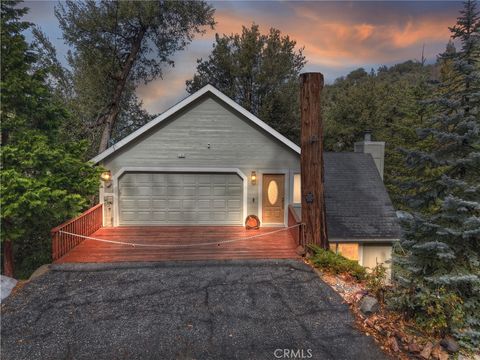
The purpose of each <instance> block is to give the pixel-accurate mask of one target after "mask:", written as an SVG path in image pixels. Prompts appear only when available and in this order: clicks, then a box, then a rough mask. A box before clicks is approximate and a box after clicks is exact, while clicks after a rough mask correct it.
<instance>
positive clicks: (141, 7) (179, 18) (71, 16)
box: [55, 0, 214, 152]
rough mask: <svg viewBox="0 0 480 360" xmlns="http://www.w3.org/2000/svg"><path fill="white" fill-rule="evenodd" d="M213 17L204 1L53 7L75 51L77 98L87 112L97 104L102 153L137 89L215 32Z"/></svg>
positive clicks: (103, 0)
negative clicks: (200, 37)
mask: <svg viewBox="0 0 480 360" xmlns="http://www.w3.org/2000/svg"><path fill="white" fill-rule="evenodd" d="M213 12H214V10H213V8H212V7H211V6H210V5H208V4H207V3H205V2H203V1H170V0H155V1H107V0H101V1H95V0H83V1H73V0H67V1H65V3H59V4H58V5H57V6H56V7H55V14H56V16H57V18H58V20H59V22H60V28H61V29H62V31H63V38H64V40H65V41H66V43H67V44H68V45H70V46H72V47H73V51H72V52H71V53H70V56H69V63H70V66H71V67H72V69H73V75H72V80H73V85H74V88H75V90H76V92H77V94H76V95H77V96H79V97H82V96H87V97H89V98H87V100H86V101H84V102H83V101H80V102H79V104H80V106H81V107H82V108H83V109H85V110H86V109H87V108H88V104H89V103H91V104H95V107H94V108H93V109H92V110H93V111H94V112H95V114H94V117H93V118H91V119H90V120H89V122H90V123H91V124H92V126H93V127H100V128H101V129H102V131H101V135H100V139H99V147H98V152H102V151H103V150H105V149H106V148H107V147H108V146H109V144H110V143H111V138H112V133H113V132H114V131H115V129H116V128H117V129H118V127H117V122H118V119H119V116H120V113H121V112H122V110H125V109H123V108H122V106H124V104H125V103H126V102H127V103H130V102H131V101H133V100H136V98H135V97H134V96H133V90H134V89H135V87H136V86H137V85H138V84H139V83H141V82H143V83H147V82H149V81H151V80H153V79H156V78H158V77H161V76H162V72H163V67H164V66H169V65H170V66H173V65H174V62H173V60H172V59H171V56H172V55H173V54H174V53H175V52H177V51H179V50H183V49H184V48H185V46H187V44H188V43H190V42H191V40H192V39H193V37H194V36H195V35H197V34H201V33H203V32H204V31H205V30H204V27H206V26H210V27H213V25H214V20H213ZM95 90H100V91H95ZM138 105H139V104H138V102H137V104H136V106H138ZM89 117H90V116H89Z"/></svg>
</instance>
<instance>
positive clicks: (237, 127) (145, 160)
mask: <svg viewBox="0 0 480 360" xmlns="http://www.w3.org/2000/svg"><path fill="white" fill-rule="evenodd" d="M102 165H103V166H104V167H105V168H107V169H109V170H110V171H111V172H112V175H113V179H114V181H113V184H114V186H112V187H111V188H109V189H105V190H104V194H101V195H102V197H103V195H105V196H107V195H113V201H114V206H113V218H114V219H115V220H114V222H113V223H114V225H119V223H118V222H119V220H118V215H119V214H118V212H119V210H118V208H119V207H118V200H117V197H118V186H119V181H121V176H122V175H121V174H122V173H125V172H131V171H138V172H143V171H147V170H148V171H164V170H171V171H172V172H182V171H177V169H189V168H192V169H197V170H198V169H200V168H201V169H205V172H211V170H213V169H238V170H239V171H240V172H241V173H242V174H243V175H244V177H246V178H244V182H246V204H247V207H246V213H248V214H256V215H258V216H261V214H260V211H259V209H261V207H260V206H261V191H262V189H261V183H262V174H264V173H284V174H285V204H288V203H290V202H292V199H291V198H292V195H291V193H292V189H293V184H292V179H293V174H294V173H298V172H299V168H300V158H299V155H298V154H297V153H296V152H295V151H293V150H292V149H290V148H288V147H287V146H286V145H285V144H283V143H281V142H280V141H278V140H276V139H275V138H273V137H272V136H271V135H269V134H267V133H266V132H265V131H264V130H262V129H260V128H259V127H258V126H256V125H255V124H253V123H252V122H251V121H249V120H248V119H246V118H244V117H243V115H242V114H240V113H237V112H236V111H235V110H234V109H232V108H230V107H229V106H227V105H225V104H224V103H223V102H222V101H220V100H217V99H216V98H214V96H211V95H206V96H203V97H201V98H199V99H198V100H196V101H195V102H194V103H192V104H189V105H188V106H187V107H186V108H184V109H182V111H180V112H177V113H176V114H174V115H173V116H172V117H171V118H169V119H166V120H165V121H163V122H162V123H160V124H158V125H157V126H156V127H154V128H153V129H151V130H150V131H148V132H146V133H144V134H143V135H141V136H140V137H138V138H137V139H135V140H134V141H133V142H131V143H129V144H128V145H126V146H124V147H123V148H121V149H119V150H118V151H116V152H115V153H113V154H111V155H110V156H109V157H107V158H105V159H104V160H102ZM252 171H256V173H257V177H258V179H257V183H256V185H252V183H251V177H250V175H251V173H252Z"/></svg>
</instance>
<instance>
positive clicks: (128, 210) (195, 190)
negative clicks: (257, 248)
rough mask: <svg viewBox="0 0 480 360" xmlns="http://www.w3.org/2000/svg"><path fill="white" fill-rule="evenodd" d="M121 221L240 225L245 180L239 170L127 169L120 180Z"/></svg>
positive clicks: (146, 223)
mask: <svg viewBox="0 0 480 360" xmlns="http://www.w3.org/2000/svg"><path fill="white" fill-rule="evenodd" d="M119 190H120V199H119V200H120V201H119V220H120V225H163V224H165V225H168V224H179V225H180V224H189V225H195V224H204V225H215V224H220V225H238V224H241V223H242V220H243V180H242V179H241V178H240V177H239V176H238V175H237V174H207V173H202V174H195V173H152V174H144V173H126V174H124V175H123V176H122V177H121V178H120V180H119Z"/></svg>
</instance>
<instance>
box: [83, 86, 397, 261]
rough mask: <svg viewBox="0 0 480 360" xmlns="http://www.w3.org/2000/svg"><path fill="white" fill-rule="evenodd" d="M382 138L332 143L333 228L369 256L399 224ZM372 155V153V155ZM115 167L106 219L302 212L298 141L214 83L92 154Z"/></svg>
mask: <svg viewBox="0 0 480 360" xmlns="http://www.w3.org/2000/svg"><path fill="white" fill-rule="evenodd" d="M383 148H384V143H381V142H372V141H369V139H367V140H366V141H364V142H361V143H358V144H356V152H354V153H326V154H325V179H326V184H325V186H326V197H327V203H326V204H327V216H328V233H329V236H330V241H331V242H332V244H333V245H332V246H333V247H334V248H335V250H337V251H339V252H341V253H343V254H345V255H346V256H348V257H351V258H353V259H357V260H359V262H360V263H361V264H363V265H366V266H371V265H374V264H375V262H377V261H379V262H382V261H385V260H386V259H388V258H389V257H390V253H391V245H392V242H393V241H395V240H396V239H398V237H399V230H398V225H397V224H396V217H395V212H394V210H393V207H392V204H391V201H390V199H389V197H388V194H387V192H386V190H385V187H384V185H383V182H382V177H381V176H382V172H383ZM372 155H373V156H372ZM92 161H93V162H94V163H96V164H101V165H102V166H103V167H104V168H106V169H108V170H109V171H110V174H111V181H107V182H104V183H103V185H102V187H101V189H100V202H101V203H103V204H104V226H133V225H140V226H150V225H157V226H159V225H165V226H168V225H182V226H189V225H219V226H229V225H232V226H233V225H237V226H238V225H243V224H244V222H245V219H246V217H247V216H248V215H250V214H253V215H257V216H258V217H259V219H260V221H261V224H262V226H263V227H268V226H276V227H278V226H286V224H287V222H288V205H289V204H292V205H293V208H295V209H296V211H298V215H301V214H300V208H299V205H298V204H299V203H300V202H301V193H300V181H301V178H300V148H299V147H298V146H297V145H296V144H294V143H293V142H292V141H290V140H288V139H287V138H286V137H284V136H283V135H281V134H280V133H278V132H277V131H275V130H274V129H272V128H271V127H270V126H268V125H267V124H265V123H264V122H262V121H261V120H260V119H258V118H257V117H256V116H254V115H253V114H251V113H250V112H248V111H247V110H245V109H244V108H242V107H241V106H240V105H238V104H237V103H235V102H234V101H233V100H231V99H230V98H228V97H227V96H225V95H224V94H222V93H221V92H220V91H218V90H217V89H215V88H214V87H213V86H211V85H207V86H205V87H203V88H202V89H200V90H199V91H197V92H196V93H194V94H192V95H190V96H189V97H187V98H186V99H184V100H182V101H181V102H179V103H178V104H176V105H175V106H173V107H172V108H170V109H169V110H167V111H166V112H164V113H163V114H161V115H160V116H159V117H157V118H156V119H154V120H152V121H151V122H149V123H147V124H146V125H144V126H143V127H141V128H140V129H138V130H137V131H135V132H133V133H132V134H130V135H129V136H127V137H125V138H124V139H123V140H121V141H120V142H118V143H117V144H115V145H113V146H112V147H110V148H108V149H107V150H105V151H104V152H102V153H101V154H99V155H98V156H96V157H95V158H93V159H92Z"/></svg>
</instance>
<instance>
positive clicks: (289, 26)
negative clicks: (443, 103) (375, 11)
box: [215, 6, 452, 67]
mask: <svg viewBox="0 0 480 360" xmlns="http://www.w3.org/2000/svg"><path fill="white" fill-rule="evenodd" d="M292 9H293V10H292V11H293V16H291V17H289V18H288V19H280V20H279V19H274V18H273V19H272V18H271V17H269V16H267V15H265V14H264V13H259V14H258V15H257V16H256V17H255V18H253V19H252V20H250V19H249V20H245V18H244V17H242V16H241V14H239V13H231V12H230V13H227V12H225V11H223V12H217V13H216V20H217V23H218V25H217V28H216V30H215V32H218V33H221V34H223V33H225V34H230V33H239V32H240V31H241V28H242V25H245V26H249V25H250V23H251V22H255V23H257V24H259V25H260V27H261V29H262V31H263V32H265V31H267V30H268V28H270V27H277V28H279V29H280V30H282V32H283V33H284V34H288V35H290V36H291V38H292V39H294V40H296V41H297V44H298V45H299V46H305V55H306V56H307V60H308V61H309V62H310V63H313V64H318V65H325V66H333V67H343V66H349V65H354V64H359V65H360V64H361V63H372V62H373V63H384V62H391V61H394V60H396V59H398V54H399V52H400V51H401V50H402V49H406V48H410V47H415V46H416V45H418V48H419V49H420V48H421V46H422V45H423V44H424V43H425V44H427V46H428V44H429V43H433V42H435V43H436V42H445V43H446V42H447V41H448V38H449V31H448V26H449V25H451V23H452V20H451V19H429V18H426V17H423V18H416V19H413V18H410V19H408V20H407V21H403V22H400V21H399V22H395V23H392V22H390V23H388V22H386V23H383V24H382V23H380V24H379V23H377V24H372V23H369V22H366V21H361V22H358V23H355V22H354V21H353V20H350V19H345V18H342V17H341V16H338V19H336V20H333V19H332V16H331V14H321V13H315V12H313V11H312V9H310V8H307V7H302V6H294V7H293V8H292ZM279 23H281V24H279ZM410 50H411V49H410ZM419 51H420V50H419ZM411 57H412V51H410V52H409V53H408V54H406V55H403V58H400V59H398V60H407V59H409V58H411Z"/></svg>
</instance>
